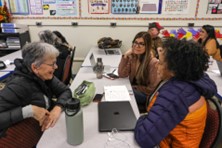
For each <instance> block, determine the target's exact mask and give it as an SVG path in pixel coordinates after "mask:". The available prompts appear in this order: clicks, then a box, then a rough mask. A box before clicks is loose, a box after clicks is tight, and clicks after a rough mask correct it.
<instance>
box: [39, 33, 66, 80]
mask: <svg viewBox="0 0 222 148" xmlns="http://www.w3.org/2000/svg"><path fill="white" fill-rule="evenodd" d="M39 38H40V41H42V42H45V43H49V44H51V45H53V46H54V47H55V48H56V49H58V51H59V56H58V57H57V63H56V64H57V65H58V68H57V69H56V70H55V73H54V75H55V76H56V77H57V78H58V79H59V80H62V76H63V67H64V64H65V61H66V57H67V56H68V55H69V54H70V49H69V47H68V46H66V45H65V44H63V43H62V41H61V39H59V38H58V37H57V36H56V34H54V33H53V32H52V31H50V30H43V31H40V32H39Z"/></svg>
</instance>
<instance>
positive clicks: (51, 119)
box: [42, 106, 62, 131]
mask: <svg viewBox="0 0 222 148" xmlns="http://www.w3.org/2000/svg"><path fill="white" fill-rule="evenodd" d="M61 112H62V108H61V107H60V106H55V107H54V108H53V109H52V110H51V111H50V113H49V116H47V118H45V120H44V122H43V124H42V131H45V130H47V129H48V128H49V127H53V126H54V125H55V124H56V122H57V121H58V119H59V117H60V115H61Z"/></svg>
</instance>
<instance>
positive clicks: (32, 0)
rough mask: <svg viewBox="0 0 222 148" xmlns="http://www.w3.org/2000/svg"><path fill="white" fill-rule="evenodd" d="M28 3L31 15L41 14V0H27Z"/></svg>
mask: <svg viewBox="0 0 222 148" xmlns="http://www.w3.org/2000/svg"><path fill="white" fill-rule="evenodd" d="M29 5H30V6H29V7H30V13H31V14H32V15H39V14H43V8H42V0H29Z"/></svg>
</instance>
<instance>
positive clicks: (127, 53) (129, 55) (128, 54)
mask: <svg viewBox="0 0 222 148" xmlns="http://www.w3.org/2000/svg"><path fill="white" fill-rule="evenodd" d="M132 53H133V49H132V48H130V49H129V50H127V51H126V52H125V54H124V58H130V57H131V54H132Z"/></svg>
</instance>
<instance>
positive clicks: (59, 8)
mask: <svg viewBox="0 0 222 148" xmlns="http://www.w3.org/2000/svg"><path fill="white" fill-rule="evenodd" d="M56 14H57V15H60V16H76V15H77V0H66V1H64V0H56Z"/></svg>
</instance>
